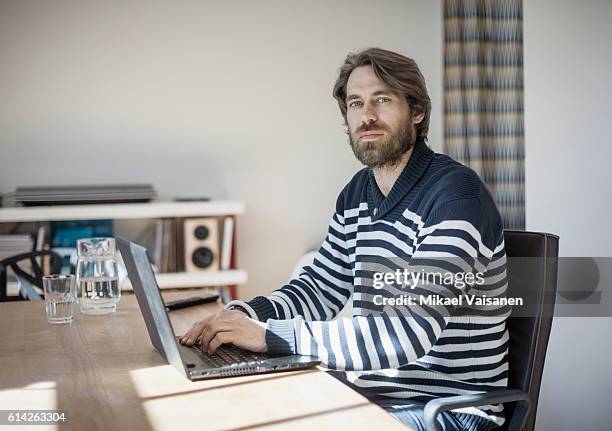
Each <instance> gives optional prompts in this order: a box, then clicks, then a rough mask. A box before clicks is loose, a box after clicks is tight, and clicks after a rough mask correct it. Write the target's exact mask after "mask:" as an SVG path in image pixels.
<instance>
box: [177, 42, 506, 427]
mask: <svg viewBox="0 0 612 431" xmlns="http://www.w3.org/2000/svg"><path fill="white" fill-rule="evenodd" d="M333 94H334V97H335V98H336V100H337V101H338V105H339V107H340V110H341V112H342V115H343V117H344V119H345V121H346V126H347V132H348V136H349V143H350V146H351V148H352V150H353V152H354V154H355V156H356V157H357V158H358V159H359V161H361V162H362V163H363V164H364V165H366V168H364V169H363V170H361V171H360V172H358V173H357V174H356V175H355V176H354V177H353V179H352V180H351V181H350V182H349V183H348V184H347V185H346V187H345V188H344V189H343V190H342V192H341V193H340V196H339V197H338V200H337V202H336V211H335V213H334V215H333V216H332V219H331V222H330V224H329V230H328V234H327V237H326V239H325V240H324V242H323V244H322V246H321V248H320V249H319V251H318V253H317V256H316V258H315V260H314V262H313V264H312V265H308V266H306V267H304V268H303V270H302V272H301V274H300V276H299V277H298V278H296V279H294V280H291V281H290V282H289V284H288V285H286V286H284V287H282V288H281V289H278V290H276V291H274V292H272V294H271V295H269V296H267V297H263V296H259V297H256V298H254V299H253V300H251V301H249V302H243V301H232V302H230V303H229V304H228V305H227V306H226V310H223V311H220V312H219V313H217V314H216V315H214V316H211V317H208V318H205V319H204V320H201V321H199V322H196V323H195V324H194V326H193V328H192V329H190V330H189V331H188V332H187V333H186V334H185V335H184V336H183V337H182V338H181V342H183V343H185V344H187V345H192V344H193V343H195V342H196V341H197V340H198V339H201V342H202V346H203V347H204V348H205V349H207V350H208V352H209V353H213V352H214V351H215V350H216V349H217V348H218V347H219V346H220V345H221V344H224V343H233V344H235V345H237V346H240V347H243V348H246V349H250V350H253V351H257V352H266V351H267V352H269V353H271V354H275V353H299V354H306V355H315V356H318V357H319V358H320V359H321V361H322V365H324V366H325V367H327V368H330V369H332V370H337V372H335V374H336V376H337V377H339V378H341V379H342V380H343V381H345V382H346V383H347V384H349V385H350V386H351V387H353V388H355V389H356V390H358V391H360V392H361V393H363V394H364V395H366V396H367V397H368V398H370V399H371V400H372V401H374V402H376V403H378V404H379V405H381V406H383V407H384V408H386V409H387V410H388V411H389V412H390V413H391V414H393V415H394V416H395V417H397V418H398V419H399V420H401V421H403V422H404V423H406V424H408V425H410V426H411V427H413V428H414V429H424V424H423V403H424V402H427V401H429V400H431V399H433V398H436V397H440V396H449V395H460V394H470V393H478V392H483V391H487V390H491V389H498V388H505V387H506V385H507V370H508V364H507V348H508V333H507V331H506V325H505V324H506V318H507V316H508V314H509V309H508V308H507V307H504V306H499V307H493V308H489V309H488V312H487V313H486V317H485V318H479V317H478V316H477V312H478V309H477V307H471V306H465V305H457V304H456V303H453V302H452V301H450V300H451V299H457V298H458V297H459V296H461V295H462V294H467V292H468V290H469V291H470V292H472V293H475V294H479V295H483V292H484V293H488V294H489V295H490V296H501V295H503V294H505V291H506V287H507V282H506V274H505V252H504V244H503V232H502V223H501V218H500V216H499V213H498V211H497V209H496V207H495V204H494V202H493V200H492V198H491V196H490V194H489V193H488V191H487V189H486V187H485V186H484V184H483V183H482V182H481V181H480V179H479V178H478V176H477V175H476V174H475V173H474V172H473V171H472V170H470V169H469V168H467V167H465V166H462V165H460V164H459V163H457V162H455V161H453V160H452V159H450V158H449V157H447V156H445V155H441V154H435V153H433V151H431V150H430V149H429V147H428V146H427V145H426V143H425V141H426V139H427V132H428V128H429V117H430V112H431V104H430V99H429V96H428V94H427V89H426V86H425V80H424V78H423V76H422V75H421V72H420V71H419V69H418V67H417V65H416V63H415V62H414V61H413V60H411V59H409V58H407V57H404V56H402V55H400V54H397V53H394V52H390V51H386V50H382V49H378V48H371V49H367V50H364V51H361V52H358V53H355V54H349V55H348V56H347V58H346V60H345V62H344V64H343V65H342V67H341V69H340V73H339V77H338V80H337V82H336V84H335V87H334V91H333ZM440 257H443V258H444V259H445V261H446V263H447V264H448V265H447V264H443V263H440V265H439V266H440V267H444V266H446V267H448V266H451V267H453V268H457V267H465V265H464V264H467V265H468V271H472V270H474V272H476V270H479V269H480V270H482V271H481V272H482V274H481V276H482V281H483V284H481V285H479V286H476V285H473V286H468V288H467V289H465V290H464V291H461V286H459V288H458V287H457V285H458V283H457V284H452V283H451V285H450V286H449V285H444V284H443V283H442V282H438V283H433V284H426V283H424V282H423V281H422V280H421V282H419V283H417V282H415V283H414V286H412V288H411V289H406V290H404V291H402V293H405V292H408V293H409V295H411V296H412V297H413V298H416V297H419V296H420V297H425V296H428V295H429V296H431V295H433V294H435V295H437V296H439V297H444V298H448V299H449V303H445V304H443V305H439V306H432V305H427V304H425V305H423V304H421V305H419V304H418V303H416V305H414V304H413V305H411V306H405V307H403V308H402V307H396V308H395V311H396V312H388V310H390V309H389V308H384V307H382V306H381V305H380V298H378V300H377V299H376V296H377V295H376V293H377V292H378V293H381V291H378V290H376V289H375V288H373V285H372V283H370V282H368V279H369V275H368V274H370V273H371V271H370V272H368V265H370V264H372V265H374V264H379V263H381V262H382V263H384V265H386V266H387V267H393V265H396V266H397V265H399V267H403V268H404V269H406V268H411V271H412V272H413V273H415V272H417V270H416V268H417V267H418V265H417V264H418V263H423V262H429V263H427V265H430V266H431V265H432V264H431V262H432V259H433V258H440ZM453 259H454V261H453ZM397 262H400V263H399V264H397ZM500 262H501V263H500ZM384 265H383V266H384ZM372 268H373V267H372ZM370 269H371V268H370ZM451 272H452V274H453V275H456V274H458V273H459V272H458V270H457V269H453V270H452V271H451ZM370 275H371V274H370ZM374 276H375V275H374ZM415 287H416V288H415ZM385 292H386V293H387V295H386V297H389V294H388V293H389V292H398V289H396V286H390V287H389V288H388V289H387V290H385ZM351 295H352V297H353V306H354V312H353V317H352V319H349V318H341V319H337V320H331V319H333V318H334V317H335V316H336V314H337V313H338V312H339V311H340V310H341V309H342V308H343V307H344V305H345V304H346V303H347V302H348V301H349V298H351ZM378 296H380V295H378ZM383 296H385V295H383ZM381 310H382V311H381ZM398 310H400V312H397V311H398ZM466 310H467V312H466ZM481 311H482V310H481ZM470 313H475V314H470ZM502 410H503V408H502V406H501V405H494V406H493V405H491V406H483V407H480V408H478V409H476V408H470V409H463V410H461V411H453V412H450V413H444V414H443V415H442V416H441V417H440V422H441V424H442V426H443V429H446V430H454V429H462V430H463V429H466V430H487V429H493V428H496V427H497V426H498V425H500V424H502V423H503V420H504V419H503V411H502Z"/></svg>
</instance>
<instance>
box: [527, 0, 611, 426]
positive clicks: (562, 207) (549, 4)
mask: <svg viewBox="0 0 612 431" xmlns="http://www.w3.org/2000/svg"><path fill="white" fill-rule="evenodd" d="M610 22H612V3H610V2H608V1H585V2H573V1H569V0H564V1H557V0H537V1H525V2H524V37H525V45H524V46H525V69H524V70H525V140H526V190H527V193H526V216H527V229H529V230H542V231H548V232H553V233H556V234H558V235H559V236H560V254H561V255H562V256H612V230H611V229H610V213H611V212H612V200H611V199H610V196H611V195H610V191H611V190H612V171H611V169H610V165H611V163H612V144H611V142H610V141H611V136H612V122H611V121H610V117H611V114H612V109H611V108H610V100H612V81H610V75H611V72H612V55H611V54H610V52H611V51H610V46H609V45H610V41H611V40H612V28H611V27H610ZM600 288H601V289H603V290H604V292H603V294H604V295H611V294H612V289H611V288H610V286H601V287H600ZM611 328H612V319H611V318H588V317H582V318H574V317H565V318H556V319H555V320H554V322H553V329H552V332H551V339H550V344H549V348H548V355H547V359H546V367H545V372H544V377H543V383H542V392H541V395H540V405H539V410H538V419H537V430H538V431H540V430H541V431H548V430H550V431H552V430H578V429H580V430H604V429H611V428H612V411H611V410H610V396H611V395H612V377H611V376H612V371H611V369H610V358H611V357H612V330H611Z"/></svg>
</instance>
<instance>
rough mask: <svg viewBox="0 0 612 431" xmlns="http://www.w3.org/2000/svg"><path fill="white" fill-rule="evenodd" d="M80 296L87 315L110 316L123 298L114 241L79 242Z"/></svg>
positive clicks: (78, 280) (83, 309) (80, 303)
mask: <svg viewBox="0 0 612 431" xmlns="http://www.w3.org/2000/svg"><path fill="white" fill-rule="evenodd" d="M77 252H78V260H77V267H76V281H77V296H78V302H79V305H80V308H81V313H83V314H110V313H113V312H114V311H115V310H116V309H117V303H118V302H119V299H120V298H121V290H120V286H119V273H118V269H117V259H116V255H115V253H116V249H115V239H114V238H85V239H80V240H78V241H77Z"/></svg>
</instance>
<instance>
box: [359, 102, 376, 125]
mask: <svg viewBox="0 0 612 431" xmlns="http://www.w3.org/2000/svg"><path fill="white" fill-rule="evenodd" d="M377 120H378V116H377V115H376V110H375V109H374V107H373V106H372V105H371V104H369V103H366V104H365V106H364V107H363V111H362V113H361V121H362V122H363V123H364V124H366V125H368V126H369V125H371V124H373V123H375V122H376V121H377Z"/></svg>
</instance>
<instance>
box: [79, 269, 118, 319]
mask: <svg viewBox="0 0 612 431" xmlns="http://www.w3.org/2000/svg"><path fill="white" fill-rule="evenodd" d="M78 288H79V304H80V306H81V312H82V313H83V314H108V313H112V312H113V311H115V310H116V309H117V303H118V302H119V299H120V298H121V290H120V289H119V280H118V278H117V277H82V278H79V287H78Z"/></svg>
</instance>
